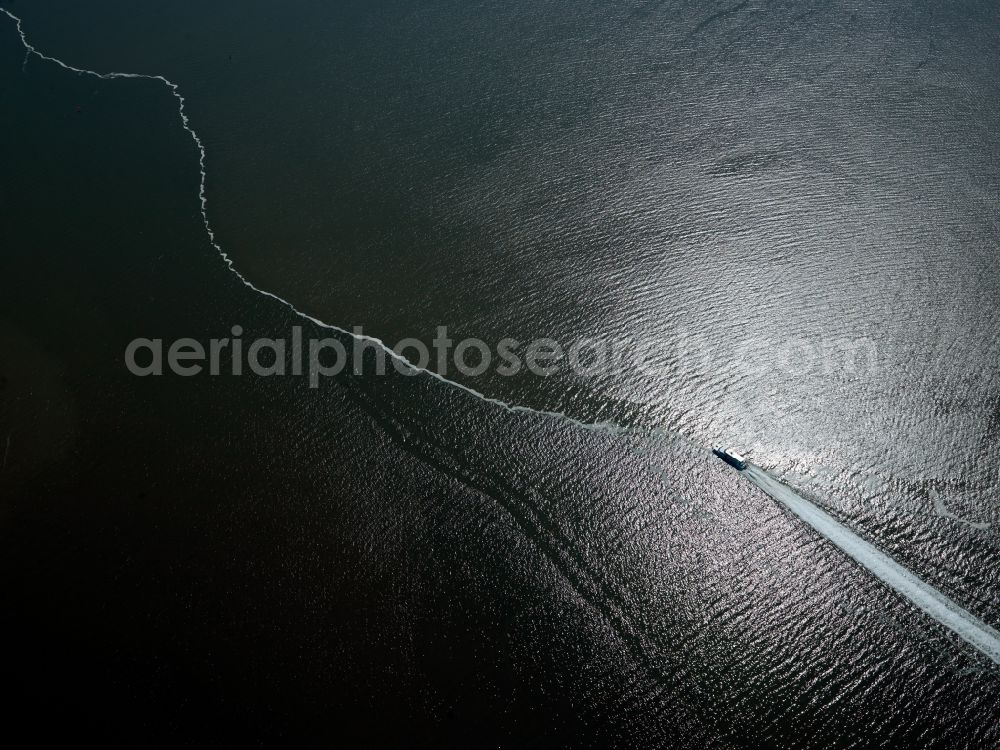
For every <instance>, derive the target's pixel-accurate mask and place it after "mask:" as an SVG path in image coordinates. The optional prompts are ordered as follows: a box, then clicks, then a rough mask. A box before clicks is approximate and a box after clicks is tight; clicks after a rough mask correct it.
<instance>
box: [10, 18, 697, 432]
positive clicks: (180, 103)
mask: <svg viewBox="0 0 1000 750" xmlns="http://www.w3.org/2000/svg"><path fill="white" fill-rule="evenodd" d="M0 12H2V13H4V14H5V15H6V16H7V17H8V18H10V19H11V20H12V21H14V23H15V24H16V26H17V33H18V35H19V36H20V37H21V43H22V44H23V45H24V48H25V50H26V53H25V63H27V59H28V56H29V55H35V56H36V57H38V58H40V59H42V60H46V61H48V62H51V63H55V64H56V65H58V66H60V67H61V68H64V69H66V70H69V71H72V72H73V73H77V74H80V75H88V76H94V77H96V78H101V79H104V80H113V79H119V78H128V79H142V80H147V81H157V82H158V83H161V84H163V85H164V86H166V87H167V88H168V89H169V90H170V93H171V94H173V96H174V97H175V98H176V99H177V110H178V113H179V114H180V117H181V125H182V126H183V128H184V130H186V131H187V132H188V133H189V134H190V135H191V139H192V140H193V141H194V143H195V146H196V147H197V148H198V168H199V172H200V174H201V179H200V183H199V185H198V199H199V201H200V203H201V218H202V222H203V223H204V225H205V231H206V232H207V233H208V238H209V240H210V241H211V243H212V247H214V248H215V249H216V250H217V251H218V253H219V255H220V256H221V257H222V260H223V261H224V262H225V264H226V267H227V268H228V269H229V270H230V271H231V272H232V273H233V274H235V276H236V277H237V278H238V279H239V280H240V281H241V282H242V283H243V285H244V286H246V287H247V288H249V289H252V290H253V291H254V292H256V293H257V294H261V295H263V296H265V297H270V298H271V299H273V300H275V301H276V302H279V303H280V304H282V305H284V306H285V307H287V308H288V309H289V310H291V311H292V312H293V313H294V314H295V315H297V316H298V317H300V318H302V319H303V320H308V321H309V322H310V323H313V324H314V325H316V326H319V327H321V328H326V329H327V330H330V331H336V332H337V333H340V334H343V335H345V336H349V337H351V338H352V339H354V340H356V341H361V342H367V343H370V344H373V345H375V346H377V347H379V348H381V349H382V350H384V351H385V353H386V354H388V355H389V356H390V357H392V358H393V359H394V360H396V361H397V362H400V363H401V364H403V365H404V366H405V367H407V368H408V369H410V370H412V371H413V372H415V373H420V374H423V375H429V376H430V377H432V378H435V379H437V380H439V381H441V382H442V383H445V384H446V385H449V386H451V387H452V388H458V389H459V390H462V391H465V392H466V393H468V394H470V395H472V396H474V397H476V398H478V399H480V400H482V401H485V402H486V403H488V404H491V405H493V406H498V407H500V408H502V409H505V410H507V411H509V412H514V413H520V414H531V415H534V416H540V417H548V418H552V419H558V420H562V421H565V422H568V423H569V424H572V425H574V426H576V427H579V428H582V429H585V430H590V431H593V432H600V433H606V434H620V433H625V432H631V430H630V429H629V428H626V427H624V426H621V425H618V424H616V423H615V422H609V421H602V422H584V421H582V420H579V419H576V418H575V417H571V416H569V415H568V414H566V413H564V412H559V411H549V410H546V409H534V408H532V407H530V406H523V405H521V404H512V403H508V402H506V401H503V400H501V399H498V398H493V397H492V396H487V395H486V394H485V393H482V392H480V391H477V390H475V389H474V388H470V387H469V386H467V385H463V384H462V383H458V382H455V381H454V380H450V379H448V378H446V377H444V376H443V375H440V374H438V373H436V372H434V371H433V370H428V369H426V368H424V367H420V366H418V365H417V364H416V363H414V362H412V361H410V360H409V359H407V358H406V357H404V356H403V355H401V354H398V353H397V352H395V351H394V350H393V349H392V347H390V346H389V345H388V344H386V343H385V342H384V341H383V340H382V339H380V338H377V337H375V336H368V335H365V334H361V333H358V332H356V331H348V330H347V329H346V328H342V327H340V326H337V325H333V324H331V323H326V322H324V321H322V320H319V319H318V318H314V317H313V316H311V315H308V314H307V313H304V312H302V311H301V310H299V309H298V308H297V307H295V305H293V304H292V303H291V302H289V301H288V300H286V299H284V298H283V297H279V296H278V295H277V294H274V293H273V292H269V291H267V290H266V289H261V288H260V287H257V286H254V284H253V283H252V282H250V281H249V280H248V279H247V278H246V277H245V276H244V275H243V274H242V273H240V272H239V271H238V270H237V269H236V267H235V265H234V264H233V261H232V259H231V258H230V257H229V256H228V255H227V254H226V252H225V251H224V250H223V249H222V247H221V246H220V245H219V243H218V242H217V241H216V239H215V232H214V231H213V230H212V224H211V222H210V221H209V218H208V199H207V198H206V196H205V183H206V180H207V177H208V176H207V173H206V171H205V161H206V158H207V157H206V153H205V146H204V144H203V143H202V141H201V138H200V137H199V135H198V133H197V132H196V131H195V129H194V128H193V127H191V122H190V120H189V119H188V116H187V112H186V111H185V109H184V97H183V96H182V95H181V92H180V87H179V86H178V85H177V84H176V83H174V82H173V81H171V80H169V79H168V78H165V77H164V76H161V75H151V74H147V73H117V72H112V73H99V72H97V71H94V70H86V69H83V68H76V67H73V66H72V65H69V64H67V63H65V62H63V61H62V60H60V59H58V58H56V57H52V56H50V55H46V54H44V53H42V52H39V51H38V49H37V48H35V47H34V46H33V45H32V44H31V43H30V42H29V41H28V38H27V36H26V34H25V33H24V28H23V26H22V21H21V19H20V18H19V17H18V16H16V15H14V14H13V13H11V12H10V11H9V10H7V9H6V8H0ZM674 437H676V438H680V439H681V440H683V441H685V442H687V443H689V444H691V445H692V446H694V447H699V446H697V445H696V444H695V443H694V442H693V441H691V439H690V438H688V437H687V436H686V435H682V434H680V433H675V434H674Z"/></svg>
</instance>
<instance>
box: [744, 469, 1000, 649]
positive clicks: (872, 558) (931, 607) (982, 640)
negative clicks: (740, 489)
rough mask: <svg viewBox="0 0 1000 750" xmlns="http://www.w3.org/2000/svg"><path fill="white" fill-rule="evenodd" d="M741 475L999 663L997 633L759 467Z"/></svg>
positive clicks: (922, 609) (999, 646) (999, 643)
mask: <svg viewBox="0 0 1000 750" xmlns="http://www.w3.org/2000/svg"><path fill="white" fill-rule="evenodd" d="M742 474H743V475H744V476H746V477H747V479H749V480H750V481H751V482H753V483H754V484H756V485H757V486H758V487H760V488H761V489H762V490H764V492H766V493H767V494H768V495H770V496H771V497H773V498H774V499H775V500H777V501H778V502H779V503H781V504H782V505H784V506H785V507H786V508H788V509H789V510H790V511H791V512H792V513H794V514H795V515H796V516H798V517H799V518H800V519H802V520H803V521H805V522H806V523H807V524H809V526H811V527H812V528H813V529H815V530H816V531H817V532H819V534H821V535H822V536H824V537H826V538H827V539H829V540H830V541H831V542H833V543H834V544H835V545H836V546H837V547H839V548H840V550H841V551H843V552H844V553H845V554H846V555H848V557H850V558H852V559H853V560H854V561H855V562H857V563H860V564H861V565H862V566H864V567H865V568H867V569H868V570H869V571H871V572H872V573H873V574H874V575H875V576H876V577H878V578H879V579H880V580H881V581H882V582H883V583H885V584H886V585H887V586H889V587H890V588H892V589H893V590H894V591H896V592H897V593H899V594H900V595H902V596H903V597H905V598H906V599H909V600H910V601H911V602H912V603H913V604H914V605H915V606H916V607H917V608H918V609H920V610H921V611H923V612H925V613H926V614H928V615H930V616H931V617H933V618H934V619H935V620H937V621H938V622H939V623H941V624H942V625H944V626H945V627H947V628H950V629H951V630H952V631H954V632H955V633H957V634H958V635H959V636H961V637H962V638H963V639H964V640H965V641H967V642H968V643H970V644H971V645H973V646H975V647H976V648H977V649H978V650H979V651H981V652H982V653H984V654H986V656H988V657H989V658H990V659H992V660H993V661H994V662H995V663H997V664H1000V633H998V632H997V631H996V630H994V629H993V628H991V627H990V626H989V625H987V624H986V623H985V622H983V621H982V620H980V619H979V618H977V617H976V616H975V615H973V614H971V613H970V612H968V611H966V610H964V609H962V607H960V606H959V605H958V604H956V603H955V602H954V601H952V600H951V599H949V598H948V597H947V596H945V595H944V594H942V593H941V592H940V591H938V590H937V589H936V588H934V587H933V586H931V585H930V584H928V583H926V582H925V581H923V580H921V579H920V578H918V577H917V575H916V574H915V573H913V572H911V571H910V570H907V569H906V568H904V567H903V566H902V565H900V564H899V563H897V562H896V561H895V560H893V559H892V558H891V557H889V556H888V555H887V554H885V553H884V552H882V551H881V550H879V549H878V548H876V547H874V546H872V545H871V544H869V543H868V542H866V541H865V540H864V539H862V538H861V537H859V536H858V535H857V534H855V533H854V532H853V531H850V530H849V529H848V528H847V527H846V526H844V525H842V524H841V523H840V522H839V521H837V520H835V519H834V518H833V517H832V516H830V515H829V514H828V513H826V512H825V511H823V510H821V509H820V508H818V507H817V506H816V505H814V504H813V503H811V502H809V501H808V500H806V499H805V498H803V497H801V496H800V495H798V494H796V493H795V492H794V491H793V490H792V489H791V488H790V487H788V486H787V485H784V484H782V483H781V482H779V481H778V480H776V479H774V478H773V477H771V476H770V475H769V474H768V473H767V472H765V471H764V470H763V469H761V468H760V467H758V466H754V465H752V464H750V465H748V467H747V469H746V470H745V471H743V472H742Z"/></svg>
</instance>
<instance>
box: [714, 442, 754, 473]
mask: <svg viewBox="0 0 1000 750" xmlns="http://www.w3.org/2000/svg"><path fill="white" fill-rule="evenodd" d="M712 453H714V454H715V455H716V456H718V457H719V458H721V459H722V460H723V461H725V462H726V463H727V464H729V465H730V466H732V467H733V468H736V469H739V470H740V471H743V470H744V469H745V468H746V467H747V460H746V459H745V458H743V456H741V455H740V454H739V453H737V452H736V451H732V450H729V448H723V447H722V446H721V445H713V446H712Z"/></svg>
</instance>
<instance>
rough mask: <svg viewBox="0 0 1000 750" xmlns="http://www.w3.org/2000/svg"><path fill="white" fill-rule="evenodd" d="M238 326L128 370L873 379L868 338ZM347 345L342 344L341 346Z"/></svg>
mask: <svg viewBox="0 0 1000 750" xmlns="http://www.w3.org/2000/svg"><path fill="white" fill-rule="evenodd" d="M243 333H244V331H243V328H242V327H241V326H239V325H235V326H233V327H232V328H231V329H230V331H228V335H227V336H225V337H221V338H212V339H209V340H208V341H207V342H201V341H199V340H197V339H194V338H179V339H176V340H173V341H165V340H163V339H159V338H155V339H151V338H137V339H134V340H133V341H131V342H130V343H129V344H128V346H127V347H126V349H125V365H126V367H127V368H128V370H129V372H131V373H132V374H133V375H136V376H140V377H148V376H161V375H164V374H166V373H172V374H173V375H177V376H180V377H192V376H196V375H202V374H205V373H207V374H209V375H233V376H240V375H245V374H252V375H256V376H259V377H274V376H287V375H292V376H295V377H307V378H308V379H309V386H310V387H311V388H317V387H319V384H320V382H322V380H323V378H330V377H334V376H337V375H340V374H342V373H343V372H345V371H346V370H348V369H350V372H351V373H353V374H354V375H363V374H365V375H367V374H375V375H384V374H386V372H387V371H388V367H392V369H393V370H394V371H395V372H397V373H399V374H400V375H414V374H416V373H418V372H421V371H431V372H434V373H437V374H438V375H440V376H441V377H445V378H447V377H448V376H449V373H451V372H452V371H453V370H454V371H457V372H458V373H460V374H461V375H462V376H464V377H466V378H475V377H479V376H482V375H485V374H487V373H493V374H496V375H499V376H501V377H512V376H516V375H521V374H525V373H527V374H530V375H535V376H539V377H549V376H552V375H558V374H566V373H570V374H573V375H576V376H580V377H583V378H594V377H603V376H609V375H614V374H615V373H616V372H626V371H628V372H632V373H634V372H638V373H640V374H642V375H647V376H651V377H670V376H671V374H672V373H673V374H676V373H677V372H678V371H684V372H691V371H700V372H711V371H713V370H716V369H717V368H719V367H725V366H726V365H727V363H728V364H729V366H730V367H731V366H732V365H733V363H736V364H737V366H739V367H740V368H741V369H743V370H745V371H751V372H753V373H754V374H758V375H759V374H764V373H766V372H771V373H774V372H775V371H779V372H784V373H786V374H794V375H798V376H809V375H814V376H824V377H828V376H831V375H835V374H836V375H841V376H847V377H855V376H859V375H865V374H871V373H872V372H873V370H874V369H875V368H876V365H877V360H878V356H877V355H878V352H877V350H876V347H875V344H874V342H873V341H872V340H871V339H868V338H860V339H855V338H833V339H820V340H816V339H807V338H798V339H787V340H781V341H762V340H761V339H759V338H747V339H744V340H742V341H732V340H727V341H725V342H723V343H721V344H720V343H719V342H718V341H715V342H714V343H713V342H712V341H711V340H709V339H708V338H707V336H706V334H704V333H701V332H687V331H674V332H672V333H671V334H670V335H669V336H667V337H665V338H663V339H662V340H642V339H635V338H631V337H628V336H616V337H613V338H580V339H576V340H574V341H572V342H571V343H565V342H560V341H558V340H556V339H554V338H537V339H533V340H531V341H518V340H516V339H514V338H510V337H505V338H501V339H499V340H498V341H496V342H495V344H493V345H490V344H489V343H487V342H486V341H484V340H482V339H479V338H462V339H460V340H457V341H456V340H455V339H453V338H451V337H449V335H448V328H447V326H438V328H437V331H436V335H435V336H434V338H433V339H432V340H431V341H430V345H429V346H428V344H427V343H425V342H424V341H422V340H421V339H418V338H405V339H402V340H401V341H399V342H397V343H396V344H395V345H394V346H389V345H388V344H386V343H384V342H382V341H380V340H378V339H375V338H373V337H370V336H366V335H365V334H364V332H363V330H362V328H361V327H360V326H356V327H355V328H354V330H353V335H352V336H347V335H342V336H340V337H335V336H328V337H323V338H313V337H310V338H306V337H305V336H304V335H303V328H302V327H301V326H293V327H292V329H291V335H290V336H289V337H287V338H254V339H252V340H244V338H243ZM345 342H346V343H345Z"/></svg>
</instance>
